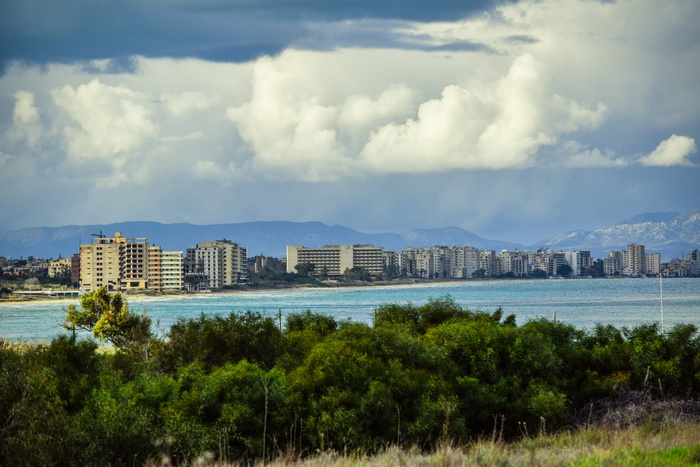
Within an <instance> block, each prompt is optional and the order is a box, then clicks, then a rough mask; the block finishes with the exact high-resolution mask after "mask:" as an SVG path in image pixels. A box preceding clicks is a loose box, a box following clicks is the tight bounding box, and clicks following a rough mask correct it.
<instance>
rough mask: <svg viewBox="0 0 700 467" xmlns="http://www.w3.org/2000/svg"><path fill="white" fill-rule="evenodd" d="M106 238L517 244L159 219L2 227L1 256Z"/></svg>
mask: <svg viewBox="0 0 700 467" xmlns="http://www.w3.org/2000/svg"><path fill="white" fill-rule="evenodd" d="M100 232H102V233H103V234H104V235H106V236H108V237H112V236H114V233H115V232H121V233H122V235H124V236H125V237H129V238H144V237H145V238H148V240H149V242H151V243H153V244H155V245H159V246H161V247H163V249H165V250H183V251H184V250H186V249H187V248H193V247H194V246H195V245H196V244H197V243H201V242H205V241H211V240H221V239H224V238H226V239H229V240H232V241H234V242H236V243H238V244H240V245H242V246H245V247H246V248H248V255H249V256H256V255H266V256H275V257H285V256H286V245H304V246H307V247H318V246H323V245H333V244H336V245H337V244H371V245H376V246H381V247H384V248H386V249H388V250H397V251H401V250H403V249H404V248H405V247H407V246H433V245H467V244H468V245H470V246H474V247H477V248H493V249H502V248H511V247H517V246H519V245H515V244H513V243H508V242H498V241H494V240H486V239H483V238H481V237H478V236H476V235H474V234H472V233H469V232H467V231H466V230H463V229H459V228H457V227H449V228H446V229H430V230H416V231H412V232H409V233H407V234H405V235H401V234H395V233H378V234H367V233H362V232H359V231H357V230H353V229H350V228H348V227H343V226H340V225H335V226H328V225H326V224H323V223H321V222H284V221H279V222H242V223H237V224H214V225H194V224H161V223H158V222H121V223H116V224H101V225H83V226H78V225H71V226H64V227H37V228H28V229H21V230H13V231H7V232H0V255H2V256H6V257H8V258H18V257H20V256H23V257H27V256H36V257H45V258H57V257H58V256H59V255H61V256H63V257H68V256H70V255H72V254H73V253H76V252H77V251H78V249H79V245H80V244H81V243H92V240H93V238H94V235H93V234H99V233H100Z"/></svg>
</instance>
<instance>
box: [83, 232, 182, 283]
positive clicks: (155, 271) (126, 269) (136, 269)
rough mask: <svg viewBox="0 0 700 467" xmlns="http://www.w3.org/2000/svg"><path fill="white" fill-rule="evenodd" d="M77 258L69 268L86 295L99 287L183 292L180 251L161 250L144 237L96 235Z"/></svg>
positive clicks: (117, 234)
mask: <svg viewBox="0 0 700 467" xmlns="http://www.w3.org/2000/svg"><path fill="white" fill-rule="evenodd" d="M78 258H79V261H76V258H75V257H74V258H73V259H72V268H71V269H72V273H73V274H74V273H75V271H76V270H77V271H78V272H79V277H80V290H82V291H85V292H90V291H94V290H97V289H98V288H100V287H105V288H106V289H107V290H108V291H110V292H126V291H128V290H129V289H137V290H153V291H155V292H161V291H163V290H165V289H178V290H179V289H182V282H183V281H182V252H180V251H162V249H161V247H159V246H156V245H150V244H149V243H148V239H146V238H125V237H122V234H121V233H120V232H116V233H115V234H114V238H106V237H103V236H99V237H97V238H96V239H95V240H94V242H93V243H92V244H89V245H80V253H79V256H78ZM76 263H78V264H79V267H76Z"/></svg>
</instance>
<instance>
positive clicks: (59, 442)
mask: <svg viewBox="0 0 700 467" xmlns="http://www.w3.org/2000/svg"><path fill="white" fill-rule="evenodd" d="M81 305H82V306H83V310H84V311H79V310H77V309H74V310H70V311H72V314H69V316H70V318H71V319H70V320H67V323H74V324H75V326H76V328H77V327H79V326H84V327H85V328H89V329H90V330H92V331H93V332H94V330H95V329H97V330H98V332H101V333H104V334H103V338H105V339H106V337H104V336H110V338H112V336H115V337H114V339H115V342H118V343H120V346H119V347H117V346H116V345H115V347H117V348H116V349H115V350H116V351H114V350H111V351H110V350H105V349H100V348H99V347H98V346H97V344H95V343H94V342H92V341H81V340H77V339H76V338H75V337H73V336H62V337H59V338H56V339H55V340H54V341H52V342H51V343H48V344H39V345H34V346H28V345H9V344H3V345H0V465H45V464H59V465H60V464H69V465H73V464H90V465H97V464H99V465H123V464H145V463H148V462H153V463H157V462H170V463H174V464H192V463H195V462H196V461H197V459H198V458H199V456H208V457H207V458H209V459H211V460H212V462H214V461H217V462H232V463H253V462H255V461H258V460H263V459H264V460H269V459H272V458H275V457H279V456H282V455H291V456H292V457H291V458H294V457H296V456H307V455H309V454H312V453H316V452H329V451H335V452H355V453H364V454H369V453H378V452H382V451H383V450H385V449H387V448H388V447H389V446H397V447H403V448H411V447H417V448H418V449H420V450H425V451H430V450H434V449H437V448H438V447H440V446H448V445H450V444H451V443H470V442H474V441H475V440H478V439H487V438H492V439H498V440H500V441H512V440H518V439H521V440H525V441H528V440H536V439H539V438H532V437H533V436H535V435H537V434H545V433H550V432H557V430H559V429H561V428H563V427H566V426H571V425H572V424H577V423H580V420H581V419H582V418H583V419H588V420H591V419H596V417H598V418H600V417H599V416H598V412H597V409H596V410H595V411H594V407H600V406H603V405H604V403H605V401H612V400H616V398H617V397H618V396H623V395H625V394H629V393H630V391H636V392H637V393H641V394H644V395H645V397H646V398H647V399H648V400H652V399H662V398H669V397H682V398H690V399H693V398H697V397H698V396H700V378H699V377H698V375H700V358H699V357H698V355H700V335H699V332H698V329H697V327H696V326H694V325H690V324H687V325H676V326H675V327H673V328H672V329H670V330H667V332H661V330H660V328H659V326H658V325H656V324H647V325H642V326H637V327H635V328H632V329H627V328H622V329H617V328H615V327H612V326H602V325H598V326H596V327H594V328H593V329H591V330H588V331H583V330H579V329H576V328H574V327H572V326H569V325H566V324H563V323H558V322H552V321H550V320H546V319H538V320H532V321H529V322H526V323H524V324H522V325H516V323H515V317H514V316H512V315H511V316H507V317H505V318H504V314H503V310H500V309H499V310H496V311H495V312H493V313H487V312H481V311H472V310H468V309H465V308H463V307H461V306H460V305H458V304H457V303H456V302H455V301H454V300H453V299H452V298H451V297H449V296H445V297H440V298H437V299H431V300H429V301H428V302H427V303H425V304H423V305H420V306H416V305H413V304H404V305H401V304H386V305H382V306H380V307H379V308H377V310H376V314H375V319H374V323H373V326H368V325H365V324H356V323H352V322H338V321H336V320H335V319H334V318H333V317H331V316H326V315H322V314H317V313H313V312H311V311H308V310H307V311H305V312H303V313H297V314H291V315H289V316H288V317H287V319H286V326H285V328H284V329H280V327H279V324H278V323H276V322H275V320H273V319H272V318H268V317H263V316H261V315H260V314H258V313H253V312H247V313H230V314H229V315H227V316H219V315H214V316H206V315H204V314H202V315H201V316H200V317H199V318H196V319H180V320H178V321H177V322H176V324H175V325H173V326H172V328H171V329H170V332H169V333H168V335H167V336H166V337H165V338H164V339H162V340H158V341H155V342H152V345H151V348H150V350H151V358H150V359H148V360H146V359H143V358H141V355H140V354H137V353H135V352H124V351H122V347H124V346H125V347H127V348H130V346H131V345H132V342H133V340H132V339H133V334H130V333H129V332H128V331H129V329H130V328H129V327H128V326H127V325H124V323H129V322H130V321H129V320H128V319H126V318H128V316H127V317H126V318H124V319H121V321H120V318H117V315H118V314H119V313H125V314H127V315H128V314H129V313H130V312H129V311H128V307H127V306H126V303H125V302H124V301H123V300H121V297H120V296H113V295H109V294H105V293H104V292H100V293H99V294H98V293H95V294H93V295H91V296H90V298H89V299H88V300H85V301H81ZM106 314H111V315H114V316H112V317H108V318H104V315H106ZM103 318H104V319H105V320H106V321H107V322H108V323H109V325H100V326H98V322H99V321H100V320H101V319H103ZM109 320H111V321H109ZM120 325H124V326H123V327H120ZM71 327H72V324H71ZM117 331H119V332H117ZM110 333H112V334H110ZM120 333H121V334H120ZM96 335H97V334H96ZM607 403H609V402H607ZM692 410H696V412H697V415H698V416H700V407H698V408H697V409H692ZM692 410H685V409H684V411H683V412H684V413H687V414H691V413H693V412H692ZM582 414H583V415H582ZM618 418H619V417H618ZM630 418H631V417H626V419H630ZM577 420H578V421H577ZM650 429H653V430H656V429H657V428H653V427H652V428H650ZM531 442H534V441H531ZM501 446H502V445H501ZM666 455H667V453H665V452H664V453H659V454H658V456H661V457H658V458H659V459H666ZM679 455H687V456H691V457H692V456H694V455H695V454H693V453H690V452H689V453H681V454H679ZM655 456H657V454H654V456H652V457H650V458H651V459H657V457H655ZM594 461H595V459H594Z"/></svg>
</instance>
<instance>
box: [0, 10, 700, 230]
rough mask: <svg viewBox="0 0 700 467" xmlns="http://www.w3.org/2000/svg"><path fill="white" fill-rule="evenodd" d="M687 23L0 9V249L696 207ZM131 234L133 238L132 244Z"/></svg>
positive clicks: (563, 14)
mask: <svg viewBox="0 0 700 467" xmlns="http://www.w3.org/2000/svg"><path fill="white" fill-rule="evenodd" d="M699 23H700V2H698V1H696V0H668V1H664V2H659V1H657V0H619V1H596V0H536V1H535V0H521V1H517V0H513V1H491V0H482V1H464V0H459V1H452V0H438V1H433V2H426V1H423V0H420V1H419V0H404V1H396V0H373V1H369V0H352V1H351V0H335V1H328V0H326V1H320V0H200V1H194V2H192V1H185V0H148V1H144V0H123V1H119V2H115V1H109V0H63V1H61V2H56V1H54V0H22V1H16V2H11V1H3V2H0V73H1V74H0V200H2V201H1V202H0V231H6V230H15V229H21V228H25V227H43V226H62V225H73V224H77V225H86V224H103V223H113V222H122V221H137V220H150V221H158V222H163V223H178V222H188V223H193V224H218V223H235V222H248V221H275V220H285V221H321V222H324V223H326V224H329V225H336V224H339V225H344V226H347V227H351V228H354V229H357V230H360V231H363V232H367V233H375V232H397V233H400V232H406V231H409V230H412V229H421V228H440V227H448V226H457V227H461V228H463V229H465V230H468V231H470V232H472V233H474V234H477V235H480V236H482V237H485V238H489V239H498V240H506V241H513V242H519V243H524V244H531V243H534V242H536V241H538V240H542V239H546V238H549V237H551V236H553V235H556V234H559V233H562V232H568V231H572V230H577V229H583V230H594V229H597V228H603V227H607V226H609V225H612V224H614V223H616V222H618V221H621V220H624V219H626V218H629V217H632V216H634V215H637V214H641V213H646V212H683V211H687V210H689V209H693V208H696V207H700V155H699V154H698V145H699V144H700V85H699V84H698V83H700V28H698V26H697V25H698V24H699ZM125 234H127V235H128V233H125Z"/></svg>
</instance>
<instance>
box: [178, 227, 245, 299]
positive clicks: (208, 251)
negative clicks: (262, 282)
mask: <svg viewBox="0 0 700 467" xmlns="http://www.w3.org/2000/svg"><path fill="white" fill-rule="evenodd" d="M185 275H186V276H187V275H196V276H199V277H201V278H203V279H204V280H205V281H206V282H207V284H208V286H209V287H210V288H212V289H220V288H223V287H225V286H229V285H236V284H240V283H243V282H246V281H247V280H248V250H247V249H246V248H244V247H242V246H240V245H238V244H237V243H233V242H232V241H231V240H226V239H223V240H216V241H213V242H203V243H198V244H197V247H196V248H188V249H187V257H186V259H185Z"/></svg>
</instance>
